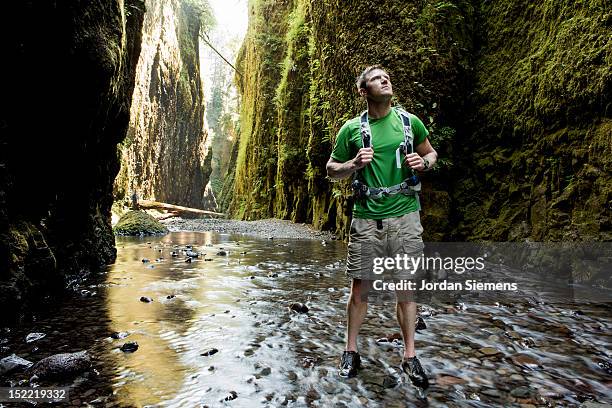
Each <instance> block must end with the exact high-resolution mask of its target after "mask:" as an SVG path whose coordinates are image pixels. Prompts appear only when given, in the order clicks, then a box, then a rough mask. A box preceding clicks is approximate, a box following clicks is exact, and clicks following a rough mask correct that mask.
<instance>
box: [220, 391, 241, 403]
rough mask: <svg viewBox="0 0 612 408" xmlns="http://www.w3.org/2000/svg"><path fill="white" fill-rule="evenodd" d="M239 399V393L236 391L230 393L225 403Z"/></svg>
mask: <svg viewBox="0 0 612 408" xmlns="http://www.w3.org/2000/svg"><path fill="white" fill-rule="evenodd" d="M236 398H238V393H237V392H236V391H230V393H229V395H228V396H227V397H225V398H224V399H223V401H233V400H235V399H236Z"/></svg>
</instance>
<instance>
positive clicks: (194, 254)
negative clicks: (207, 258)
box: [185, 251, 200, 258]
mask: <svg viewBox="0 0 612 408" xmlns="http://www.w3.org/2000/svg"><path fill="white" fill-rule="evenodd" d="M185 255H187V256H188V257H189V258H198V257H199V256H200V254H199V253H198V252H195V251H187V252H185Z"/></svg>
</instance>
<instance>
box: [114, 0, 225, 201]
mask: <svg viewBox="0 0 612 408" xmlns="http://www.w3.org/2000/svg"><path fill="white" fill-rule="evenodd" d="M146 7H147V12H146V14H145V19H144V25H143V30H142V31H143V37H142V50H141V53H140V59H139V61H138V68H137V76H136V84H135V89H134V96H133V101H132V110H131V115H130V124H129V128H128V133H127V137H126V138H125V140H124V142H123V143H122V144H121V152H122V160H121V161H122V168H121V173H120V174H119V176H118V177H117V180H116V182H115V199H116V200H121V199H122V198H124V197H129V196H130V195H131V194H132V192H134V191H136V192H137V193H138V196H139V198H145V199H153V200H157V201H163V202H167V203H171V204H178V205H185V206H189V207H196V208H214V206H215V204H214V197H212V194H211V193H210V192H207V191H206V185H207V183H208V180H209V178H210V173H211V159H212V152H211V149H210V148H209V143H207V131H206V129H205V125H204V108H205V103H204V93H203V89H202V88H203V87H202V79H201V77H200V51H199V43H200V41H199V36H200V30H201V28H202V18H201V16H200V14H201V13H202V10H201V9H200V8H199V7H200V3H199V2H198V1H196V0H147V2H146Z"/></svg>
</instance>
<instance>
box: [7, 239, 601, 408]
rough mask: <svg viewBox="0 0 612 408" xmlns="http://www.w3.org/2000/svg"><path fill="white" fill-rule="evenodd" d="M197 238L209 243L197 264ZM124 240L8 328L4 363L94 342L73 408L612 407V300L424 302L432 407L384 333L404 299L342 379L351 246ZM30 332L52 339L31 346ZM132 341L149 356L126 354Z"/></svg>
mask: <svg viewBox="0 0 612 408" xmlns="http://www.w3.org/2000/svg"><path fill="white" fill-rule="evenodd" d="M187 245H191V246H192V247H191V248H190V250H192V251H197V252H199V253H201V254H200V256H199V257H198V258H196V259H194V260H193V261H192V262H190V263H188V262H185V259H186V256H185V252H184V250H189V248H187V247H186V246H187ZM117 248H118V257H117V262H116V263H115V264H114V265H112V266H110V267H109V268H108V270H107V271H106V272H105V273H104V275H102V277H98V278H95V281H94V280H92V281H90V282H88V283H87V284H85V285H84V286H82V287H81V288H80V289H79V291H80V296H77V297H75V298H74V299H71V300H69V301H67V302H65V303H64V304H62V305H61V306H58V308H57V310H52V311H49V313H47V314H46V315H44V316H41V317H40V318H39V319H38V320H37V321H36V322H34V323H32V324H28V325H25V326H23V327H19V328H15V329H10V330H4V331H3V332H2V333H0V340H1V344H0V346H1V347H2V349H1V353H0V357H4V356H6V355H9V354H12V353H15V354H17V355H18V356H20V357H23V358H25V359H28V360H30V361H38V360H39V359H41V358H43V357H46V356H48V355H50V354H55V353H60V352H69V351H78V350H89V352H90V354H91V355H92V357H93V359H94V368H95V370H93V371H92V372H90V373H89V374H88V375H87V376H84V377H79V378H77V380H76V382H73V383H72V384H73V388H72V390H71V402H70V404H69V405H68V406H70V405H72V406H102V407H114V406H116V407H143V406H160V407H166V406H167V407H196V406H210V407H213V406H224V405H227V406H232V407H252V406H271V407H272V406H284V405H286V406H321V407H333V406H336V407H344V406H360V405H364V406H368V407H374V406H381V407H383V406H384V407H403V406H432V407H438V406H439V407H445V406H451V407H455V406H457V407H458V406H470V407H488V406H519V404H533V405H534V406H580V404H581V403H583V402H585V401H594V402H600V403H612V377H611V374H612V367H611V366H610V362H611V357H610V355H611V352H612V350H611V344H612V331H611V330H610V328H611V327H612V316H611V313H610V311H611V310H612V307H611V306H610V305H605V304H596V303H591V304H580V305H577V304H573V303H570V302H567V303H565V304H548V303H544V302H537V301H534V300H533V299H532V298H510V297H508V298H505V299H503V298H500V299H498V301H497V303H495V304H485V303H482V302H481V303H475V302H473V303H470V302H465V303H464V302H455V303H453V304H448V303H447V304H443V303H440V304H436V305H422V306H420V307H419V312H420V315H421V316H422V317H423V318H424V320H425V322H426V325H427V328H426V329H425V330H421V331H419V332H418V333H417V335H416V347H417V353H418V355H419V358H420V360H421V362H422V364H423V366H424V368H425V369H426V371H427V372H428V373H429V374H430V377H431V382H432V386H431V387H430V389H429V392H428V395H427V400H426V401H423V400H419V399H418V398H417V397H416V394H415V390H414V389H413V388H412V387H411V386H410V385H408V384H407V383H406V380H405V378H403V376H402V375H401V374H400V371H399V368H398V367H399V365H400V362H401V344H400V343H397V342H396V343H393V342H391V343H389V342H387V343H380V342H377V340H378V339H380V338H382V337H390V336H392V335H394V334H398V333H399V327H398V325H397V322H396V321H395V310H394V305H393V303H392V302H390V303H388V304H386V305H380V304H376V305H372V306H371V307H370V309H369V311H368V317H367V319H366V323H365V324H364V326H363V328H362V332H361V337H360V344H361V349H360V352H361V355H362V363H363V365H364V369H363V370H361V372H360V374H359V376H358V377H357V378H353V379H350V380H343V379H340V378H339V377H338V376H337V368H336V367H337V364H338V359H339V356H340V354H341V351H342V349H343V338H344V330H345V329H344V328H345V312H344V309H345V305H346V301H347V299H348V281H347V280H346V278H345V276H344V259H345V257H346V249H345V248H346V247H345V245H344V244H342V243H341V242H336V241H329V242H325V241H319V240H288V239H273V240H272V239H260V238H252V237H247V236H244V235H229V234H218V233H198V232H174V233H170V234H168V235H166V236H164V237H159V238H143V239H138V238H121V237H118V238H117ZM173 251H175V252H177V253H178V255H179V256H176V257H173V256H172V254H171V253H172V252H173ZM224 253H225V254H224ZM143 259H148V260H149V261H148V262H143ZM141 297H148V298H150V299H151V300H152V301H151V302H143V301H141ZM294 302H299V303H303V304H305V305H306V306H307V307H308V312H307V313H297V312H295V311H292V310H291V309H290V308H289V306H290V305H291V304H292V303H294ZM31 332H40V333H44V334H45V336H44V337H42V338H40V339H39V340H36V341H32V342H29V343H28V342H26V341H25V338H26V336H27V335H28V334H29V333H31ZM116 332H126V333H124V334H127V337H125V338H122V339H114V338H112V337H111V335H112V334H113V333H116ZM129 341H135V342H137V343H138V346H139V347H138V350H136V351H135V352H132V353H126V352H123V351H121V350H120V346H121V345H123V344H124V343H126V342H129ZM215 350H217V351H216V352H215ZM207 354H208V355H207ZM17 378H19V376H18V375H14V377H9V378H5V379H2V382H3V383H5V385H6V383H7V382H11V381H16V379H17ZM0 405H2V404H0ZM5 406H8V405H7V404H5ZM524 406H525V407H529V406H531V405H524Z"/></svg>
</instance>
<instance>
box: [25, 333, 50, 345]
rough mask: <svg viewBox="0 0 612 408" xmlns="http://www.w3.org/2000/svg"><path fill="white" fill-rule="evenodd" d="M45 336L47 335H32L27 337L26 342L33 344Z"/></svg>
mask: <svg viewBox="0 0 612 408" xmlns="http://www.w3.org/2000/svg"><path fill="white" fill-rule="evenodd" d="M45 336H46V334H45V333H30V334H28V335H27V336H26V338H25V341H26V343H32V342H33V341H36V340H40V339H42V338H43V337H45Z"/></svg>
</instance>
